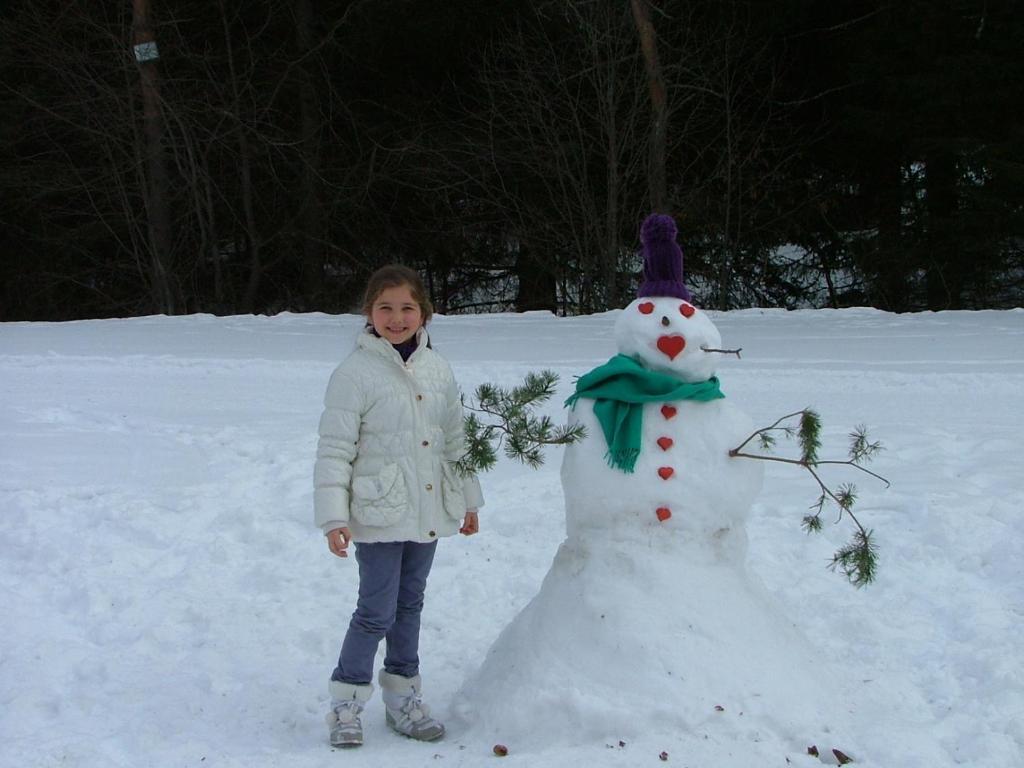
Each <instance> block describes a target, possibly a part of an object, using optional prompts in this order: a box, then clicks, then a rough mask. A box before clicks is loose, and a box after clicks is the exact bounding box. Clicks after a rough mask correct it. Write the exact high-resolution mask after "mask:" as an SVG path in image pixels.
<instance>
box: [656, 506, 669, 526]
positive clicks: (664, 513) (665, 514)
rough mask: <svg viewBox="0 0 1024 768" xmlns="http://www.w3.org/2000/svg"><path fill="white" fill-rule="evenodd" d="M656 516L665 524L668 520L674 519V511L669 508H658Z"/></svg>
mask: <svg viewBox="0 0 1024 768" xmlns="http://www.w3.org/2000/svg"><path fill="white" fill-rule="evenodd" d="M654 514H656V515H657V516H658V519H659V520H660V521H661V522H663V523H664V522H665V521H666V520H668V519H669V518H670V517H672V510H670V509H669V508H668V507H658V508H657V509H656V510H654Z"/></svg>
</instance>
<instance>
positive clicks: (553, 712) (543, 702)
mask: <svg viewBox="0 0 1024 768" xmlns="http://www.w3.org/2000/svg"><path fill="white" fill-rule="evenodd" d="M641 242H642V244H643V257H644V280H643V282H642V284H641V286H640V289H639V291H638V297H637V299H636V300H635V301H633V302H632V303H631V304H629V306H627V307H626V308H625V309H624V310H623V311H622V312H621V314H620V315H619V316H618V318H617V320H616V323H615V341H616V346H617V350H618V354H616V355H615V356H613V357H612V358H611V359H610V360H609V361H608V362H607V363H605V364H604V365H601V366H598V367H597V368H595V369H594V370H593V371H590V372H589V373H587V374H584V375H583V376H581V377H580V378H579V379H578V381H577V384H576V390H575V392H574V393H573V395H572V396H571V397H570V398H569V400H568V401H567V405H568V406H569V407H570V408H571V410H570V412H569V421H570V423H571V424H582V425H583V426H585V427H586V437H585V438H584V439H583V440H582V441H580V442H579V443H576V444H573V445H570V446H567V447H566V449H565V454H564V458H563V463H562V473H561V478H562V487H563V491H564V495H565V510H566V539H565V541H564V542H563V543H562V545H561V546H560V548H559V550H558V552H557V554H556V555H555V558H554V562H553V563H552V565H551V568H550V570H549V572H548V574H547V575H546V577H545V579H544V581H543V583H542V585H541V588H540V591H539V592H538V594H537V595H536V596H535V597H534V598H533V600H532V601H531V602H530V603H529V604H528V605H527V606H526V607H525V608H524V609H523V610H522V611H521V612H520V613H519V615H518V616H516V617H515V618H514V619H513V620H512V621H511V623H510V624H509V625H508V626H507V627H506V628H505V629H504V630H503V631H502V633H501V634H500V636H499V637H498V639H497V640H496V641H495V643H494V645H493V646H492V647H491V649H490V651H489V652H488V654H487V656H486V657H485V659H484V662H483V664H482V666H481V668H480V670H479V671H478V672H477V673H476V674H475V675H474V676H472V677H471V678H470V679H469V680H468V681H467V683H466V685H465V686H464V689H463V693H464V696H465V702H466V703H465V706H464V707H463V712H462V714H463V715H464V716H465V717H466V718H467V719H469V720H473V721H476V722H477V723H478V725H479V727H481V728H483V729H486V730H488V731H489V732H490V733H493V736H494V738H495V740H504V741H505V742H506V743H508V744H509V745H510V746H511V745H512V744H516V745H517V746H518V748H519V749H523V748H524V747H525V746H526V745H529V744H538V743H543V744H550V743H559V742H563V743H576V744H579V743H588V742H590V743H592V742H594V741H597V740H604V742H605V743H611V744H616V743H618V742H620V741H623V742H626V741H628V740H630V739H634V738H637V737H643V736H645V735H646V736H649V735H650V734H654V733H665V734H673V738H687V737H688V736H692V737H693V739H694V741H693V743H692V744H691V745H690V748H693V749H698V748H699V749H701V750H711V751H710V752H709V753H708V754H709V755H711V754H713V755H715V760H716V763H715V764H717V765H729V764H730V762H729V761H728V760H723V759H721V758H722V754H721V753H720V752H716V751H715V746H716V739H720V740H721V741H722V743H727V745H728V746H727V747H723V748H728V749H734V748H735V747H736V744H735V741H736V733H737V729H740V732H742V733H744V734H745V737H746V738H748V739H749V742H750V744H757V745H759V749H771V750H776V751H775V752H774V754H776V755H777V754H779V751H777V750H782V751H784V752H791V753H792V754H794V755H796V754H804V752H805V750H806V747H807V744H808V743H810V742H809V739H810V738H813V735H814V734H819V733H821V730H822V729H825V730H829V729H832V730H834V729H835V723H834V722H826V721H825V719H824V718H826V717H827V715H826V713H827V712H829V711H830V710H831V709H832V706H831V705H830V703H829V702H830V701H831V698H830V697H832V696H833V695H834V694H835V687H834V681H832V680H830V681H828V682H826V683H824V684H823V683H822V682H821V681H820V680H819V679H817V677H816V676H815V674H813V673H812V672H811V670H814V669H820V668H821V659H820V658H818V657H817V656H816V653H815V651H814V650H813V649H812V647H811V646H810V645H809V643H807V642H806V640H805V639H804V638H803V637H802V636H801V635H800V633H799V632H797V631H796V629H795V628H794V627H793V626H792V624H791V623H790V622H789V621H787V620H786V619H785V617H784V614H783V612H782V611H781V610H779V609H778V608H777V607H776V605H775V603H774V601H773V599H772V597H771V595H770V594H768V593H767V591H766V590H765V588H764V587H763V586H762V585H761V583H760V581H759V580H758V579H757V578H756V577H755V576H754V575H753V574H750V573H748V571H747V569H746V565H745V561H746V548H747V536H746V529H745V522H746V520H747V517H748V515H749V511H750V506H751V504H752V502H753V500H754V498H755V497H756V495H757V493H758V492H759V490H760V488H761V483H762V477H763V467H762V463H761V462H757V461H750V460H745V459H740V458H733V457H730V456H729V450H730V449H731V448H734V447H735V446H737V445H739V444H740V443H741V442H743V440H744V439H745V438H747V437H748V436H749V435H750V434H751V433H752V432H753V431H754V426H753V423H752V421H751V420H750V419H749V418H748V417H747V416H746V415H744V414H743V413H742V411H740V410H739V408H737V407H736V406H735V404H734V403H733V402H732V401H731V400H730V399H729V398H728V397H726V395H725V393H724V392H723V389H722V387H721V386H720V384H719V381H718V379H717V378H716V376H715V371H716V362H717V361H718V360H720V359H721V354H722V351H721V350H720V349H719V348H720V347H721V343H722V340H721V336H720V334H719V332H718V330H717V329H716V328H715V325H714V323H713V322H712V320H711V318H710V317H709V316H708V315H707V313H706V312H704V311H702V310H701V309H700V308H699V307H697V306H696V305H695V304H694V303H693V301H692V300H691V296H690V293H689V291H688V290H687V289H686V287H685V285H684V284H683V279H682V277H683V275H682V272H683V270H682V253H681V251H680V249H679V247H678V245H677V244H676V227H675V223H674V221H673V220H672V218H671V217H669V216H662V215H652V216H650V217H648V218H647V219H646V220H645V222H644V223H643V226H642V228H641ZM737 718H741V719H737ZM741 752H742V750H741ZM743 756H744V759H746V758H748V757H749V756H750V754H749V753H745V754H744V755H743Z"/></svg>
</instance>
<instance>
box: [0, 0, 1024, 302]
mask: <svg viewBox="0 0 1024 768" xmlns="http://www.w3.org/2000/svg"><path fill="white" fill-rule="evenodd" d="M1022 17H1024V13H1022V9H1021V8H1020V7H1018V3H1016V2H999V1H998V0H974V1H966V0H964V1H954V0H944V1H943V0H890V1H888V2H884V1H881V0H876V1H874V2H869V1H867V0H864V1H854V0H829V1H828V2H825V1H823V0H818V1H812V0H773V1H771V2H739V1H738V0H716V1H714V2H707V1H704V2H700V1H698V2H685V1H684V0H578V1H576V2H571V1H569V0H540V1H538V2H526V1H525V0H491V1H489V2H480V1H479V0H444V1H443V2H422V1H421V2H415V1H413V0H363V1H362V2H340V1H337V0H316V2H314V0H246V1H245V2H240V1H238V0H235V1H234V2H228V1H227V0H219V1H218V0H133V1H132V2H128V1H127V0H125V1H124V2H112V1H110V0H61V1H57V0H6V1H5V2H4V3H2V4H0V319H4V320H25V319H32V320H39V319H53V320H59V319H71V318H83V317H110V316H126V315H138V314H151V313H168V314H177V313H189V312H213V313H218V314H221V313H249V312H258V313H273V312H279V311H286V310H291V311H313V310H320V311H329V312H338V311H350V310H352V309H353V308H354V307H355V306H356V305H357V303H358V299H359V295H360V293H361V290H362V287H363V284H364V281H365V279H366V277H367V275H368V274H369V272H370V271H372V270H373V269H374V268H375V267H377V266H379V265H380V264H383V263H387V262H390V261H402V262H404V263H407V264H410V265H412V266H415V267H416V268H418V269H420V270H421V271H422V273H423V274H424V275H425V276H426V277H427V279H428V281H429V287H430V290H431V292H432V296H433V299H434V301H435V303H436V308H437V310H438V311H440V312H443V313H458V312H479V311H491V310H519V311H522V310H533V309H549V310H553V311H556V312H558V313H564V314H572V313H583V312H592V311H599V310H604V309H608V308H614V307H619V306H623V305H624V304H625V303H626V302H627V301H628V300H629V299H630V298H632V291H634V290H635V286H636V281H637V276H638V274H639V269H640V265H639V262H638V260H637V257H636V248H637V230H638V226H639V223H640V221H641V220H642V218H643V217H644V216H645V215H646V214H647V213H648V212H650V211H651V210H661V211H664V212H668V213H671V214H672V215H673V216H674V217H675V218H676V221H677V222H678V225H679V229H680V242H681V244H682V246H683V249H684V253H685V265H686V274H687V281H688V283H689V285H690V287H691V289H692V290H693V292H694V294H695V296H696V297H697V300H698V301H699V303H700V304H701V305H703V306H705V307H709V308H718V309H727V308H735V307H745V306H779V307H797V306H815V307H820V306H829V307H841V306H849V305H871V306H875V307H880V308H883V309H887V310H893V311H907V310H922V309H933V310H939V309H954V308H982V307H1007V306H1019V305H1021V304H1022V303H1024V302H1022V297H1024V122H1022V121H1021V119H1020V115H1021V114H1024V53H1022V51H1024V43H1022V41H1024V18H1022ZM153 42H155V44H156V51H157V52H158V57H157V58H153V46H152V45H151V43H153Z"/></svg>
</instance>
